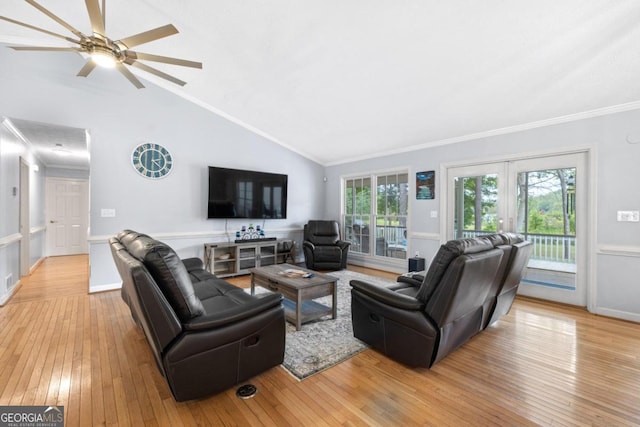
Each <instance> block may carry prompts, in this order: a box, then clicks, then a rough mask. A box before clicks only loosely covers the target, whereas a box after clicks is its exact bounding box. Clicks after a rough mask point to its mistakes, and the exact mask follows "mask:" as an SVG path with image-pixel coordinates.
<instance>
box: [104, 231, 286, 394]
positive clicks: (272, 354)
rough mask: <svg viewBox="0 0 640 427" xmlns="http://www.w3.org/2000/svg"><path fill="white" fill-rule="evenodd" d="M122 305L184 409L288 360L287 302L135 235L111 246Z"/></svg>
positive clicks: (130, 233) (122, 234)
mask: <svg viewBox="0 0 640 427" xmlns="http://www.w3.org/2000/svg"><path fill="white" fill-rule="evenodd" d="M109 243H110V247H111V252H112V254H113V258H114V260H115V263H116V266H117V268H118V272H119V273H120V276H121V278H122V291H121V294H122V299H123V300H124V301H125V302H126V304H127V305H128V306H129V308H130V310H131V315H132V317H133V319H134V320H135V322H136V323H137V324H138V326H140V328H142V330H143V331H144V334H145V336H146V338H147V341H148V343H149V346H150V347H151V352H152V353H153V355H154V357H155V360H156V362H157V365H158V368H159V369H160V372H161V373H162V375H163V376H164V377H165V379H166V381H167V383H168V384H169V388H170V389H171V392H172V393H173V396H174V398H175V399H176V400H177V401H184V400H190V399H196V398H200V397H204V396H207V395H210V394H214V393H217V392H220V391H223V390H226V389H228V388H229V387H232V386H234V385H236V384H238V383H239V382H241V381H244V380H246V379H249V378H251V377H253V376H255V375H257V374H259V373H260V372H263V371H265V370H266V369H269V368H271V367H273V366H276V365H279V364H281V363H282V361H283V359H284V346H285V319H284V309H283V307H282V295H280V294H277V293H275V294H267V295H265V296H264V297H260V298H258V297H255V296H251V295H249V294H248V293H246V292H244V291H243V290H242V289H241V288H238V287H236V286H233V285H231V284H229V283H227V282H225V281H224V280H221V279H219V278H217V277H215V276H214V275H212V274H211V273H209V272H207V271H206V270H204V268H203V264H202V261H201V260H200V259H199V258H189V259H185V260H180V258H178V255H177V254H176V253H175V252H174V251H173V249H171V248H170V247H169V246H167V245H166V244H164V243H162V242H159V241H157V240H155V239H152V238H151V237H149V236H147V235H145V234H140V233H137V232H135V231H131V230H124V231H122V232H120V233H118V235H117V236H115V237H112V238H111V239H110V240H109Z"/></svg>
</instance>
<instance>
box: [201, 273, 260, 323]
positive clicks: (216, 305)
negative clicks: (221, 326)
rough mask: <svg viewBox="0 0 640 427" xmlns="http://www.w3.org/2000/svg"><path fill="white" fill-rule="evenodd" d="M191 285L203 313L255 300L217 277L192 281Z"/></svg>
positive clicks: (210, 312)
mask: <svg viewBox="0 0 640 427" xmlns="http://www.w3.org/2000/svg"><path fill="white" fill-rule="evenodd" d="M193 287H194V289H195V292H196V296H197V297H198V299H199V300H200V301H201V302H202V306H203V307H204V311H205V314H212V313H217V312H220V311H225V310H228V309H230V308H233V307H236V306H239V305H243V304H247V303H249V302H251V301H253V300H255V297H254V296H252V295H249V294H248V293H246V292H245V291H243V290H242V289H240V288H238V287H237V286H233V285H231V284H229V283H227V282H225V281H224V280H222V279H218V278H217V277H212V278H209V279H207V280H203V281H201V282H197V283H194V285H193Z"/></svg>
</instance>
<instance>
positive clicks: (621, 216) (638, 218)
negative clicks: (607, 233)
mask: <svg viewBox="0 0 640 427" xmlns="http://www.w3.org/2000/svg"><path fill="white" fill-rule="evenodd" d="M618 222H640V212H639V211H618Z"/></svg>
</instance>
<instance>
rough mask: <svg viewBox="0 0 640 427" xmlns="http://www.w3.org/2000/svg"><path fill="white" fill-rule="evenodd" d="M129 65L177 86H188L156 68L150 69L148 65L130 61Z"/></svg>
mask: <svg viewBox="0 0 640 427" xmlns="http://www.w3.org/2000/svg"><path fill="white" fill-rule="evenodd" d="M127 64H129V65H131V66H132V67H136V68H139V69H141V70H144V71H146V72H148V73H151V74H155V75H156V76H158V77H162V78H163V79H165V80H169V81H170V82H171V83H175V84H177V85H180V86H184V85H186V84H187V82H185V81H182V80H180V79H177V78H175V77H173V76H171V75H169V74H167V73H163V72H162V71H160V70H158V69H156V68H153V67H149V66H148V65H146V64H143V63H141V62H138V61H132V62H131V63H129V61H127Z"/></svg>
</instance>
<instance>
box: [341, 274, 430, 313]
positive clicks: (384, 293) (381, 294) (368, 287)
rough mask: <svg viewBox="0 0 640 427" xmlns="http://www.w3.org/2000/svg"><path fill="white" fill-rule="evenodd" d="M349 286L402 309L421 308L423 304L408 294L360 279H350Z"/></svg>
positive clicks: (415, 309)
mask: <svg viewBox="0 0 640 427" xmlns="http://www.w3.org/2000/svg"><path fill="white" fill-rule="evenodd" d="M349 284H351V287H352V288H353V289H355V290H357V291H359V292H362V293H363V294H365V295H368V296H369V297H371V298H374V299H376V300H378V301H380V302H382V303H384V304H387V305H390V306H393V307H397V308H400V309H402V310H413V311H418V310H423V309H424V304H423V303H421V302H420V301H419V300H417V299H415V298H413V297H410V296H408V295H404V294H400V293H398V292H395V291H392V290H390V289H387V288H384V287H382V286H378V285H373V284H371V283H367V282H363V281H361V280H351V281H350V282H349Z"/></svg>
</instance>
